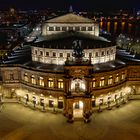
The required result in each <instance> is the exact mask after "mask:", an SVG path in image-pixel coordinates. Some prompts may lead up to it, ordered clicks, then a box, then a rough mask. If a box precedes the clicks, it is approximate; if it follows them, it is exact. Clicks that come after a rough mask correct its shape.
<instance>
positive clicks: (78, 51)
mask: <svg viewBox="0 0 140 140" xmlns="http://www.w3.org/2000/svg"><path fill="white" fill-rule="evenodd" d="M81 43H82V42H81V40H75V41H73V46H72V48H73V57H75V58H82V57H83V55H84V54H83V48H82V47H81Z"/></svg>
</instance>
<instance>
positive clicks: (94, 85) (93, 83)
mask: <svg viewBox="0 0 140 140" xmlns="http://www.w3.org/2000/svg"><path fill="white" fill-rule="evenodd" d="M92 87H93V88H94V87H96V80H95V78H93V81H92Z"/></svg>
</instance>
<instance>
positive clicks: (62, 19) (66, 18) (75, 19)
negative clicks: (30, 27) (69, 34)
mask: <svg viewBox="0 0 140 140" xmlns="http://www.w3.org/2000/svg"><path fill="white" fill-rule="evenodd" d="M46 22H47V23H94V21H93V20H91V19H88V18H85V17H82V16H79V15H76V14H74V13H68V14H66V15H62V16H59V17H56V18H53V19H50V20H47V21H46Z"/></svg>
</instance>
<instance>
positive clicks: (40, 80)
mask: <svg viewBox="0 0 140 140" xmlns="http://www.w3.org/2000/svg"><path fill="white" fill-rule="evenodd" d="M39 85H40V86H43V87H44V78H43V77H39Z"/></svg>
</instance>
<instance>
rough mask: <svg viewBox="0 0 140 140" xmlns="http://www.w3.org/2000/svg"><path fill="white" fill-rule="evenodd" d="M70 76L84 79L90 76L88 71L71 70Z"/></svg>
mask: <svg viewBox="0 0 140 140" xmlns="http://www.w3.org/2000/svg"><path fill="white" fill-rule="evenodd" d="M69 75H71V76H73V77H76V78H77V77H84V76H85V75H88V69H80V68H79V69H71V70H69Z"/></svg>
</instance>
